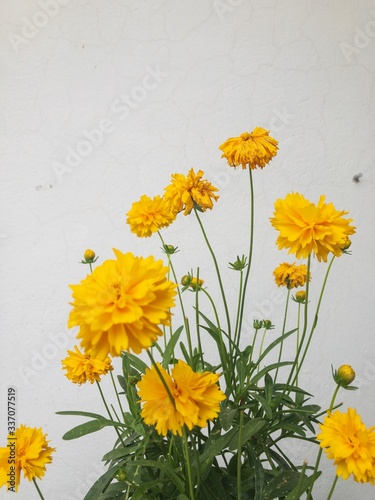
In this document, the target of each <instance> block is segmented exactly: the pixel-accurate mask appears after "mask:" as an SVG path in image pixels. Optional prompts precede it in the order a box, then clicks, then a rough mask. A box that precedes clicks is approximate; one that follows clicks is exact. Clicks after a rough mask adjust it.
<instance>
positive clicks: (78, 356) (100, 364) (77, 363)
mask: <svg viewBox="0 0 375 500" xmlns="http://www.w3.org/2000/svg"><path fill="white" fill-rule="evenodd" d="M61 363H62V366H63V370H66V374H65V375H66V377H67V378H68V379H69V380H71V381H72V382H73V383H74V384H84V383H85V382H90V384H93V383H94V382H95V381H97V382H100V376H101V375H105V374H106V373H108V372H109V371H112V370H113V366H112V363H111V360H110V359H109V358H108V357H107V358H105V359H104V360H102V359H99V358H94V357H92V356H91V355H90V354H82V353H81V351H80V350H79V349H78V347H77V346H74V351H68V356H67V357H66V358H65V359H63V360H62V361H61Z"/></svg>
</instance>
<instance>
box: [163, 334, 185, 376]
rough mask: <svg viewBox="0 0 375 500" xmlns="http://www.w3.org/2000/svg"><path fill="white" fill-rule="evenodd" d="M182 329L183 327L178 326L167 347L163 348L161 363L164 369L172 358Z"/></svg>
mask: <svg viewBox="0 0 375 500" xmlns="http://www.w3.org/2000/svg"><path fill="white" fill-rule="evenodd" d="M183 329H184V327H183V326H180V327H179V328H177V330H176V331H175V332H174V334H173V335H172V337H171V338H170V340H169V342H168V344H167V347H166V348H165V351H164V355H163V362H162V367H163V368H164V369H167V368H168V364H169V362H170V360H171V358H172V356H173V351H174V348H175V347H176V344H177V341H178V339H179V338H180V335H181V332H182V330H183Z"/></svg>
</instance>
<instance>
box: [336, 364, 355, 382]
mask: <svg viewBox="0 0 375 500" xmlns="http://www.w3.org/2000/svg"><path fill="white" fill-rule="evenodd" d="M333 378H334V379H335V382H336V383H337V384H339V385H341V386H342V387H346V386H348V385H350V384H351V383H352V382H353V380H354V379H355V371H354V370H353V368H352V367H351V366H350V365H341V366H340V368H339V369H338V370H337V372H335V373H334V376H333Z"/></svg>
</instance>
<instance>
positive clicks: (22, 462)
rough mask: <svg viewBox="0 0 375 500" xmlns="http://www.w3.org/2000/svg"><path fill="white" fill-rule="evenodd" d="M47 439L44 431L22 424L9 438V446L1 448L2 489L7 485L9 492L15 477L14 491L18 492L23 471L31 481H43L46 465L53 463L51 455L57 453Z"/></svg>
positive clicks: (0, 473) (0, 474) (0, 470)
mask: <svg viewBox="0 0 375 500" xmlns="http://www.w3.org/2000/svg"><path fill="white" fill-rule="evenodd" d="M46 438H47V435H46V434H43V431H42V429H37V428H33V427H26V426H25V425H22V424H21V425H20V426H19V427H18V428H17V429H16V431H15V433H14V435H13V436H11V435H9V436H8V442H7V446H6V447H5V448H0V487H2V486H4V485H5V486H7V487H8V490H9V486H10V484H9V483H8V481H10V480H12V477H14V482H15V485H14V489H15V491H18V487H19V484H20V477H21V471H22V472H23V474H24V477H25V478H27V479H28V480H29V481H32V480H33V479H35V478H38V479H42V477H43V476H44V473H45V471H46V464H49V463H51V462H52V456H51V454H52V453H53V452H54V451H56V450H55V448H51V447H50V446H48V443H49V441H47V439H46ZM10 467H14V469H10ZM11 472H12V473H14V474H11ZM13 491H14V490H13Z"/></svg>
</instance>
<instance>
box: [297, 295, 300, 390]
mask: <svg viewBox="0 0 375 500" xmlns="http://www.w3.org/2000/svg"><path fill="white" fill-rule="evenodd" d="M300 323H301V303H300V302H298V313H297V335H296V338H297V342H296V356H297V353H298V348H299V329H300ZM296 368H297V372H298V361H297V366H296ZM296 385H298V373H297V376H296Z"/></svg>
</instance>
